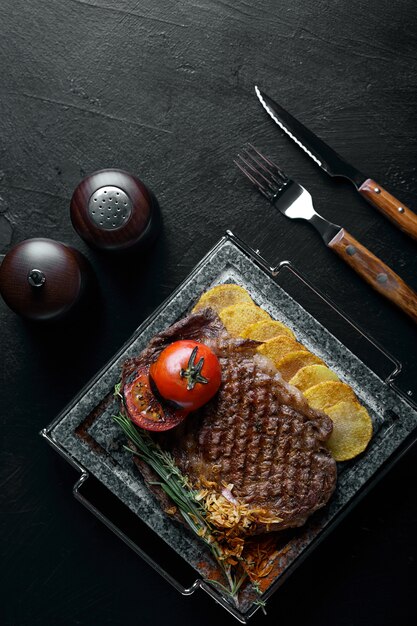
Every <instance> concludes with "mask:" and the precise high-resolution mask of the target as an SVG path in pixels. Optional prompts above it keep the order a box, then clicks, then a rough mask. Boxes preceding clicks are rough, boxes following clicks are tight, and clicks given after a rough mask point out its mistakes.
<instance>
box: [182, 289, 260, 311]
mask: <svg viewBox="0 0 417 626" xmlns="http://www.w3.org/2000/svg"><path fill="white" fill-rule="evenodd" d="M241 302H246V303H247V304H251V305H252V306H256V305H255V303H254V301H253V300H252V298H251V297H250V295H249V294H248V292H247V291H246V289H243V287H240V286H239V285H233V284H231V283H226V284H224V285H217V286H216V287H212V289H209V290H208V291H206V292H205V293H203V295H202V296H201V298H200V299H199V301H198V302H197V304H196V305H195V307H194V308H193V313H195V312H196V311H199V310H200V309H205V308H206V307H210V308H212V309H214V310H215V311H216V312H217V313H220V311H222V310H223V309H225V308H226V307H228V306H231V305H232V304H239V303H241Z"/></svg>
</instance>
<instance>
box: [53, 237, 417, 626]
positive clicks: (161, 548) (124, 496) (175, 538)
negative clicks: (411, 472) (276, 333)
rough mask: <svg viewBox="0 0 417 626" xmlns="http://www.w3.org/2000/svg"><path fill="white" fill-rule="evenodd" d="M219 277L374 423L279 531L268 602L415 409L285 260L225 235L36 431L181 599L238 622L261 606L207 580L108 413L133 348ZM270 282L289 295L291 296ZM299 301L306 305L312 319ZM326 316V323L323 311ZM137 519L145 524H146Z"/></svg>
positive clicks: (378, 358) (198, 546)
mask: <svg viewBox="0 0 417 626" xmlns="http://www.w3.org/2000/svg"><path fill="white" fill-rule="evenodd" d="M224 282H235V283H237V284H240V285H242V286H243V287H245V289H247V290H248V292H249V293H250V294H251V296H252V297H253V299H254V300H255V302H256V303H257V304H259V305H260V306H262V307H263V308H264V309H265V310H266V311H268V313H270V315H271V316H272V317H273V318H274V319H276V320H280V321H282V322H284V323H285V324H287V325H288V326H289V327H290V328H292V329H293V331H294V332H295V334H296V336H297V339H299V340H300V341H301V342H302V343H303V344H304V345H305V346H307V348H308V349H309V350H311V351H312V352H314V353H315V354H317V355H318V356H319V357H321V358H322V359H323V360H324V361H325V362H326V363H327V364H328V365H329V367H330V368H331V369H333V370H334V371H335V372H336V373H337V374H338V376H339V377H340V378H341V379H342V380H344V381H345V382H347V383H348V384H349V385H350V386H351V387H352V388H353V389H354V391H355V393H356V394H357V396H358V397H359V399H360V401H361V402H362V403H363V404H364V405H365V406H366V407H367V409H368V411H369V413H370V415H371V418H372V421H373V425H374V436H373V438H372V441H371V443H370V445H369V446H368V448H367V450H366V451H365V453H364V454H362V455H361V456H359V457H358V458H356V459H354V460H353V461H350V462H347V463H342V464H339V468H338V483H337V487H336V491H335V493H334V495H333V497H332V498H331V500H330V502H329V504H328V505H327V506H326V507H325V508H324V509H322V510H320V511H318V512H317V513H315V514H314V515H313V516H312V517H311V518H310V520H309V521H308V522H307V523H306V524H305V525H304V526H303V527H302V528H301V529H297V530H296V531H294V532H290V533H285V534H282V535H281V536H280V538H279V544H277V547H276V549H275V550H274V553H273V555H271V559H272V560H273V568H272V575H270V576H269V577H268V579H267V580H266V581H265V583H264V584H263V588H262V590H263V596H262V600H263V601H266V600H267V599H268V598H269V597H270V596H271V595H272V593H273V592H274V591H276V589H277V588H278V587H279V586H280V585H281V584H282V582H283V581H284V580H285V578H286V577H287V576H288V575H289V574H290V573H291V572H292V571H293V570H294V569H295V567H296V566H297V565H298V564H299V563H300V562H301V561H302V560H303V559H304V558H305V557H306V556H307V554H308V553H309V552H310V551H311V550H312V549H313V548H314V547H315V546H316V545H317V544H318V543H319V542H320V540H321V539H322V538H323V537H324V536H325V535H326V534H327V533H328V532H329V531H330V529H331V528H332V527H333V526H334V525H335V524H336V523H337V522H338V521H340V519H341V518H342V517H343V516H344V515H345V514H346V512H347V511H348V510H349V509H350V508H351V506H352V505H353V504H354V503H356V502H357V501H358V499H359V498H360V497H361V496H363V494H364V493H365V492H366V491H367V490H368V488H369V487H370V486H371V484H372V483H373V482H375V480H376V479H377V478H379V477H380V476H381V475H383V474H384V473H385V471H386V470H387V469H388V467H390V466H391V465H392V463H393V462H394V461H395V460H396V459H397V458H399V456H401V454H402V453H403V452H404V451H405V450H406V449H407V448H408V447H409V446H410V445H411V444H412V443H413V442H414V440H415V439H416V437H417V411H416V407H414V406H413V404H412V402H411V400H410V399H409V398H408V397H407V395H406V393H403V392H402V391H401V390H399V389H397V388H396V387H395V378H396V375H397V374H398V372H399V371H400V364H399V363H398V362H396V361H395V359H393V358H392V357H391V356H390V355H388V354H387V353H386V352H385V351H384V350H383V349H382V348H380V347H379V346H377V345H376V344H375V342H373V341H372V340H371V339H370V338H369V337H366V336H365V335H364V334H363V333H362V332H361V331H360V330H359V329H358V328H356V327H355V326H354V325H353V324H352V323H351V322H350V321H349V320H348V319H347V318H346V317H345V316H344V315H343V314H342V313H341V312H340V311H338V310H337V309H336V308H335V307H334V306H333V305H332V304H331V303H330V302H329V301H328V300H326V298H325V297H324V296H323V295H322V294H320V293H319V292H318V291H317V290H316V289H314V288H313V287H312V285H311V284H310V283H309V282H308V281H307V280H306V279H305V277H304V276H303V275H301V274H300V272H298V271H297V270H296V269H295V268H294V267H293V266H292V265H291V263H289V262H287V261H284V262H282V263H280V264H279V265H278V266H277V267H275V268H272V267H269V266H268V264H267V262H266V261H265V260H264V259H263V258H262V257H261V256H259V254H258V253H257V252H255V251H254V250H252V249H251V248H250V247H249V246H247V245H246V244H245V243H244V242H243V241H241V240H239V239H238V238H237V237H235V236H234V235H233V234H232V233H230V232H229V233H227V235H226V236H225V237H223V238H222V239H221V240H220V241H219V243H218V244H217V245H215V246H214V248H212V250H211V251H210V252H209V253H208V254H207V255H206V256H205V257H204V259H202V261H201V262H200V263H199V264H198V265H197V266H196V267H195V269H194V270H193V271H192V273H191V274H190V275H189V276H188V278H186V280H185V281H184V282H183V283H182V284H181V285H180V286H179V287H178V289H177V290H176V291H175V292H174V293H173V294H172V296H171V297H170V298H169V299H168V300H167V301H166V302H165V303H164V304H162V305H161V306H160V307H159V308H158V309H157V310H156V311H155V313H154V314H153V315H151V316H150V317H149V318H148V319H147V320H146V321H145V322H144V323H143V324H142V325H141V326H140V327H139V328H138V329H137V331H136V332H135V333H134V335H133V336H132V337H131V339H130V340H129V341H128V342H127V344H126V345H125V346H124V347H123V348H122V349H121V350H120V352H119V353H118V354H117V355H116V356H115V357H114V358H113V359H112V360H111V361H110V363H108V364H107V365H106V367H105V368H104V369H103V370H102V371H101V372H100V373H99V374H98V375H97V376H96V377H95V378H94V379H93V380H92V381H91V382H90V383H89V384H88V385H87V387H86V388H85V389H84V390H82V392H81V393H80V394H79V395H78V397H77V398H75V399H74V401H73V402H72V403H71V404H70V406H68V407H67V408H66V409H65V410H64V411H63V412H62V413H61V414H60V415H59V416H58V417H57V418H56V419H55V420H54V421H53V422H52V423H51V424H50V425H49V426H47V427H46V428H45V429H44V430H43V431H42V432H41V435H42V436H43V437H44V438H45V439H46V440H47V441H48V442H49V443H50V444H51V445H52V447H53V448H55V450H57V451H58V452H59V453H60V454H61V455H62V456H63V457H64V458H65V459H66V460H67V461H69V462H70V463H71V464H72V465H73V466H74V467H75V468H76V469H77V470H79V471H80V473H81V476H80V478H79V480H78V481H77V483H76V485H75V487H74V495H75V497H76V498H77V499H78V500H80V501H81V502H82V503H83V504H84V505H85V506H87V507H88V508H89V509H90V510H91V511H92V512H93V513H94V514H95V515H97V516H98V517H99V518H100V519H101V520H102V521H103V522H104V523H105V524H106V525H107V526H109V527H110V528H111V529H112V530H113V531H114V532H115V533H116V534H117V535H118V536H120V537H121V538H122V539H123V540H124V541H125V542H127V543H128V545H130V546H131V547H132V548H133V549H134V550H135V551H136V552H137V553H138V554H140V555H141V556H142V557H143V558H144V559H145V560H146V561H147V562H148V563H149V564H150V565H152V566H153V567H154V568H155V569H156V570H157V571H159V572H160V573H161V574H162V575H163V576H164V577H165V578H166V579H167V580H168V581H169V582H170V583H171V584H173V585H174V586H175V587H176V588H177V589H178V590H179V591H180V592H181V593H183V594H184V595H189V594H191V593H193V592H194V591H196V590H197V589H203V590H204V591H206V592H207V593H208V594H209V595H211V596H212V597H213V598H214V599H215V600H216V601H217V602H218V603H220V604H221V605H222V606H223V607H225V608H226V609H227V610H228V611H229V612H230V613H232V614H233V615H234V616H235V617H236V618H237V619H238V620H239V621H240V622H242V623H246V621H247V620H248V618H249V617H251V615H253V614H254V612H255V611H256V610H257V609H258V608H259V604H257V603H256V602H255V598H254V597H253V594H251V593H250V592H249V591H248V593H245V591H243V593H242V594H241V598H240V602H239V606H235V605H234V604H233V603H232V602H231V600H230V599H229V598H228V596H227V595H225V594H223V593H222V592H221V590H220V589H219V588H218V587H217V586H215V585H213V584H212V583H211V582H210V581H209V580H208V578H209V577H210V575H209V572H210V571H212V570H213V568H215V567H216V565H215V563H214V561H213V560H212V558H211V555H210V552H209V550H208V549H207V548H206V546H205V545H204V544H203V542H202V541H201V540H200V539H199V538H197V537H196V536H195V535H194V534H192V533H191V532H190V531H189V530H188V529H187V528H185V527H183V526H182V525H181V524H178V523H177V522H175V521H174V520H172V519H170V518H169V517H168V516H167V515H166V514H165V513H164V512H163V510H162V508H161V506H160V504H159V502H158V501H157V500H156V499H155V497H154V496H153V494H152V493H151V492H150V491H149V490H148V489H147V487H146V485H145V484H144V482H143V480H142V477H141V475H140V474H139V472H138V470H137V469H136V467H135V465H134V463H133V462H132V458H131V456H130V455H129V454H128V453H126V451H124V450H123V447H122V446H123V443H124V436H123V434H122V433H121V431H120V429H119V428H118V427H117V425H116V424H115V423H114V421H113V420H112V417H111V416H112V414H114V413H116V412H117V411H118V403H117V401H116V400H115V399H114V397H113V388H114V385H115V384H116V383H117V382H118V381H119V379H120V372H121V366H122V364H123V362H124V360H125V359H126V358H128V357H131V356H133V355H136V354H138V353H139V352H140V351H141V350H142V349H143V348H144V347H145V346H146V345H147V343H148V342H149V340H150V339H151V338H152V337H153V336H154V335H155V334H156V333H158V332H160V331H161V330H163V329H165V328H167V326H169V325H170V324H172V323H173V322H175V321H176V320H178V319H179V318H181V317H183V316H184V315H186V314H187V313H188V312H189V310H190V308H191V307H192V305H193V303H194V302H195V301H196V300H197V299H198V297H199V296H200V295H201V293H203V292H204V291H206V290H207V289H208V288H209V287H211V286H212V285H214V284H218V283H224ZM278 283H281V285H282V284H284V285H285V286H286V289H287V291H291V292H292V293H293V292H294V293H296V294H297V300H299V301H297V300H296V299H295V297H292V296H291V295H289V293H288V292H287V291H285V290H284V289H283V287H282V286H281V285H280V284H278ZM287 285H288V287H287ZM290 287H291V289H290ZM300 301H302V302H303V304H304V305H305V303H308V305H309V308H310V309H313V312H314V315H312V314H311V313H310V312H308V311H307V310H306V308H304V307H303V306H302V305H301V304H300ZM324 309H326V311H329V312H330V317H331V318H332V320H333V322H332V324H330V326H331V330H332V332H333V333H335V332H336V331H339V330H340V328H341V327H342V326H343V327H346V326H347V327H348V328H349V336H350V337H353V338H354V340H353V342H352V345H350V348H352V346H353V347H354V349H355V352H357V353H360V354H361V358H362V360H361V359H360V358H358V356H356V355H355V354H354V353H353V352H352V350H351V349H349V348H348V347H347V346H346V345H343V344H342V343H341V342H340V341H339V340H338V339H337V338H336V336H335V334H332V332H330V330H329V329H328V328H325V327H324V326H323V325H322V324H321V323H320V321H318V318H319V317H320V314H321V312H322V311H323V310H324ZM326 319H327V320H329V319H330V318H329V316H328V315H327V318H326ZM365 360H366V362H367V364H365V362H364V361H365ZM369 362H371V364H370V363H369ZM145 525H146V526H148V527H149V528H150V529H151V530H147V529H145ZM144 529H145V530H146V532H144ZM146 533H147V534H146ZM138 537H141V540H142V543H141V544H140V543H139V541H138ZM144 537H145V539H144ZM162 540H163V541H162ZM144 542H145V543H146V546H147V548H146V551H145V550H144V549H143V547H142V546H143V543H144ZM178 555H179V557H180V558H179V557H178ZM172 572H175V574H173V573H172Z"/></svg>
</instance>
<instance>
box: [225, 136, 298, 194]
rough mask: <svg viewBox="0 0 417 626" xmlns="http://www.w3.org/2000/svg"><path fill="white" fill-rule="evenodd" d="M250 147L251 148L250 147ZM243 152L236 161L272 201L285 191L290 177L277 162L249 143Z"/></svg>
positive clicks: (242, 170)
mask: <svg viewBox="0 0 417 626" xmlns="http://www.w3.org/2000/svg"><path fill="white" fill-rule="evenodd" d="M248 148H249V149H248ZM248 148H246V147H245V148H244V149H243V154H244V156H243V154H240V153H239V154H238V155H237V160H235V161H234V163H235V164H236V165H237V167H238V168H239V169H240V170H241V172H243V173H244V174H245V176H247V178H249V180H250V181H251V182H252V183H253V184H254V185H255V187H257V188H258V190H259V191H260V192H261V193H262V194H263V195H264V196H265V197H266V198H268V200H269V201H270V202H273V201H274V200H275V199H276V198H277V197H278V196H279V195H280V194H281V192H282V191H283V189H284V187H285V186H286V184H287V183H288V182H289V178H287V176H285V174H284V172H282V171H281V170H280V169H279V167H278V166H277V165H275V163H273V162H272V161H270V160H269V159H268V158H267V157H265V156H264V155H263V154H262V153H261V152H259V150H257V148H255V147H254V146H252V145H251V144H248Z"/></svg>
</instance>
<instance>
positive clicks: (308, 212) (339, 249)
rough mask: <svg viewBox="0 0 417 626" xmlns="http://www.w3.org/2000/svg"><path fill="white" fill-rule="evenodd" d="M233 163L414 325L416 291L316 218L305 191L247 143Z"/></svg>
mask: <svg viewBox="0 0 417 626" xmlns="http://www.w3.org/2000/svg"><path fill="white" fill-rule="evenodd" d="M234 163H235V164H236V165H237V167H238V168H239V169H240V170H241V172H243V174H245V176H247V178H248V179H249V180H250V181H251V182H252V183H253V185H255V187H256V188H257V189H258V191H260V192H261V193H262V194H263V195H264V196H265V197H266V198H267V199H268V200H269V202H271V203H272V204H273V205H274V206H276V207H277V209H279V210H280V211H281V213H283V214H284V215H286V216H287V217H289V218H291V219H303V220H307V221H308V222H310V224H312V225H313V226H314V227H315V229H316V230H317V231H318V233H319V234H320V235H321V237H322V239H323V241H324V243H325V244H326V246H327V247H328V248H330V249H331V250H333V251H334V252H336V254H337V255H339V257H340V258H341V259H343V261H345V263H347V264H348V265H350V267H351V268H352V269H354V270H355V272H357V274H359V276H360V277H361V278H363V279H364V280H365V281H366V282H367V283H369V284H370V285H371V287H373V288H374V289H375V290H376V291H378V292H379V293H380V294H382V295H383V296H385V298H387V299H388V300H390V301H391V302H392V303H393V304H395V305H397V306H398V307H399V308H400V309H402V311H404V312H405V313H406V314H407V315H409V316H410V317H411V319H412V320H413V321H414V322H417V294H416V292H415V291H413V290H412V289H411V288H410V287H409V286H408V285H407V284H406V283H405V282H404V281H403V280H402V278H400V277H399V276H398V275H397V274H396V273H395V272H394V271H393V270H392V269H391V268H390V267H388V265H386V264H385V263H384V262H383V261H381V259H379V258H378V257H377V256H375V255H374V254H373V253H372V252H371V251H370V250H368V249H367V248H365V246H363V245H362V244H361V243H359V241H357V240H356V239H355V238H354V237H353V236H352V235H351V234H350V233H348V232H347V230H346V229H344V228H343V227H342V226H338V225H337V224H333V223H332V222H329V221H328V220H326V219H325V218H324V217H322V216H321V215H319V214H318V213H317V212H316V211H315V210H314V206H313V199H312V197H311V194H310V193H309V192H308V191H307V189H305V188H304V187H303V186H302V185H299V184H298V183H297V182H295V181H294V180H291V179H290V178H288V176H286V175H285V174H284V172H283V171H282V170H281V169H280V168H279V167H278V166H277V165H275V163H273V161H271V160H270V159H269V158H268V157H266V156H264V155H263V154H262V153H261V152H260V151H259V150H258V149H257V148H255V147H254V146H252V145H250V144H249V146H248V148H245V149H244V150H243V151H242V153H240V154H238V156H237V159H235V160H234Z"/></svg>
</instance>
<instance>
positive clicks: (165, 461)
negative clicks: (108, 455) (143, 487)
mask: <svg viewBox="0 0 417 626" xmlns="http://www.w3.org/2000/svg"><path fill="white" fill-rule="evenodd" d="M113 419H114V421H115V422H116V423H117V424H118V425H119V426H120V427H121V429H122V430H123V432H124V433H125V435H126V437H127V438H128V439H129V440H130V441H132V443H133V444H134V445H135V446H136V448H137V450H132V448H129V447H128V446H124V447H125V449H126V450H128V451H129V452H131V453H133V454H137V455H138V456H139V457H140V458H141V459H142V460H144V461H145V462H146V463H147V464H148V465H149V466H150V467H151V468H152V469H153V470H154V472H155V473H156V474H157V475H158V476H159V477H160V478H161V481H160V482H158V483H157V484H158V485H159V486H160V487H161V488H162V489H163V490H164V491H165V493H166V494H167V495H168V496H169V497H170V498H171V500H172V501H173V502H174V503H175V504H176V505H177V507H178V509H179V511H180V513H181V515H182V517H183V518H184V520H185V522H186V523H187V524H188V526H189V527H190V528H191V530H193V531H194V532H195V533H196V534H197V535H198V536H199V537H200V538H201V539H202V540H203V541H204V542H205V543H206V544H207V545H208V546H209V548H210V550H211V552H212V554H213V556H214V557H215V559H216V561H217V562H218V564H219V565H220V567H221V569H222V571H223V573H224V575H225V577H226V579H227V582H228V584H229V589H228V590H227V588H226V587H224V586H222V587H223V589H224V591H227V593H228V595H230V596H231V597H232V598H233V600H234V601H235V602H236V603H237V592H238V591H239V588H240V586H241V584H242V582H243V580H242V581H240V582H239V581H236V577H235V576H234V575H233V573H232V567H231V565H230V564H229V563H227V562H226V561H225V559H224V553H223V550H222V547H221V546H220V544H219V543H218V542H217V541H216V539H215V537H214V536H213V529H212V527H211V525H210V523H209V522H208V520H207V519H206V514H205V509H204V507H203V505H202V504H201V503H200V502H199V501H198V500H197V499H196V495H197V493H198V492H197V490H194V489H192V488H191V486H190V484H189V481H188V480H187V478H186V477H185V476H183V475H182V474H181V472H180V470H179V468H178V467H177V466H176V464H175V462H174V459H173V458H172V456H171V455H170V454H169V452H166V451H165V450H162V449H161V447H160V446H159V445H158V444H157V443H155V441H153V439H151V437H150V436H149V435H148V434H147V433H146V432H145V431H144V432H143V433H142V432H139V431H138V430H137V429H136V428H135V426H134V425H133V424H132V422H131V421H130V420H129V419H128V418H127V417H125V416H124V415H121V414H120V413H119V414H118V415H113ZM218 584H219V585H220V583H218Z"/></svg>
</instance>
